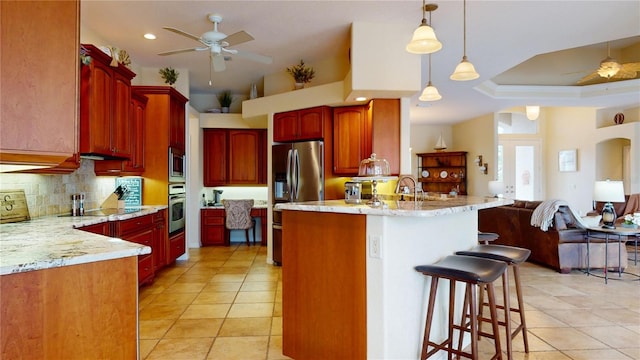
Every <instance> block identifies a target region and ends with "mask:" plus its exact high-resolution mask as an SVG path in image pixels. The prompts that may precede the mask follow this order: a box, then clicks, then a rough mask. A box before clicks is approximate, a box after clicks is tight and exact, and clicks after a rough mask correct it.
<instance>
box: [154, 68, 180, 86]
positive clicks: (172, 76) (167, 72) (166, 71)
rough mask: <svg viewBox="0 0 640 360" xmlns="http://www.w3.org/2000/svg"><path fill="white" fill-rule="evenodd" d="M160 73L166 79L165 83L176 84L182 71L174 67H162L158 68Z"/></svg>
mask: <svg viewBox="0 0 640 360" xmlns="http://www.w3.org/2000/svg"><path fill="white" fill-rule="evenodd" d="M158 73H159V74H160V76H162V79H164V82H165V84H169V85H173V84H175V83H176V81H178V75H180V73H179V72H178V71H177V70H176V69H174V68H172V67H166V68H162V69H160V70H158Z"/></svg>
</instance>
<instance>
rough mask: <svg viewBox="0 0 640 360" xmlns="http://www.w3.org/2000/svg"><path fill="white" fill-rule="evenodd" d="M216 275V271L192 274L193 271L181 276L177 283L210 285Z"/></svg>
mask: <svg viewBox="0 0 640 360" xmlns="http://www.w3.org/2000/svg"><path fill="white" fill-rule="evenodd" d="M215 274H216V272H215V271H211V272H210V273H206V272H203V273H200V272H191V270H189V271H188V272H186V273H184V274H182V275H180V277H179V278H177V279H176V283H208V282H209V281H211V278H213V276H214V275H215Z"/></svg>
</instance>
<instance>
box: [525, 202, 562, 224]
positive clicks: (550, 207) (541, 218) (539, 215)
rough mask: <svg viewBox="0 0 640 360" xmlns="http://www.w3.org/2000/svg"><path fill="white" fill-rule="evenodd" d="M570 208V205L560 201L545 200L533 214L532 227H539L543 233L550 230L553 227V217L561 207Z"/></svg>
mask: <svg viewBox="0 0 640 360" xmlns="http://www.w3.org/2000/svg"><path fill="white" fill-rule="evenodd" d="M563 205H564V206H569V204H568V203H567V202H566V201H564V200H560V199H551V200H545V201H543V202H542V203H540V205H538V207H537V208H535V209H534V210H533V214H531V226H535V227H539V228H540V230H542V231H547V230H549V227H550V226H552V225H553V216H554V215H555V213H556V211H558V208H559V207H560V206H563Z"/></svg>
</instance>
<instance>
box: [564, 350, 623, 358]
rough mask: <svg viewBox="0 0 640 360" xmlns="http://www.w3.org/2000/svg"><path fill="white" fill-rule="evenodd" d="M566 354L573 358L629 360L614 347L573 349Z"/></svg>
mask: <svg viewBox="0 0 640 360" xmlns="http://www.w3.org/2000/svg"><path fill="white" fill-rule="evenodd" d="M566 354H567V355H568V356H570V357H571V359H573V360H629V357H628V356H627V355H625V354H623V353H621V352H619V351H617V350H614V349H604V350H571V351H567V352H566Z"/></svg>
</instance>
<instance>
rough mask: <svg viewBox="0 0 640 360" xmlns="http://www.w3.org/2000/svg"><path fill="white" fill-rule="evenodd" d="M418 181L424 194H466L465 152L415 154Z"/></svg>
mask: <svg viewBox="0 0 640 360" xmlns="http://www.w3.org/2000/svg"><path fill="white" fill-rule="evenodd" d="M417 156H418V181H420V182H421V183H422V190H423V191H425V192H436V193H444V194H448V193H449V192H450V191H452V190H456V192H457V193H458V194H460V195H466V194H467V152H466V151H441V152H433V153H422V154H417Z"/></svg>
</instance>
